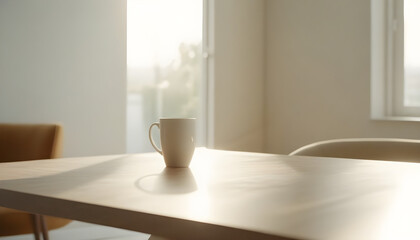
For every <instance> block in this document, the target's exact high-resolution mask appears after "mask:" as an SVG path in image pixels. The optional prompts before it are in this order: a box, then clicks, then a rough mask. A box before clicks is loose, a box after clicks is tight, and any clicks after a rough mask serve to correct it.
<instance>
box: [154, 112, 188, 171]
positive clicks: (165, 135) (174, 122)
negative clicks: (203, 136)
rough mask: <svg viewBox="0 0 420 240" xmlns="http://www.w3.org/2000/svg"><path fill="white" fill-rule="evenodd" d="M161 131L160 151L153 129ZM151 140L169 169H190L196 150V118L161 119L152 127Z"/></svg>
mask: <svg viewBox="0 0 420 240" xmlns="http://www.w3.org/2000/svg"><path fill="white" fill-rule="evenodd" d="M153 126H157V127H158V128H159V129H160V145H161V146H162V149H159V148H158V147H157V146H156V144H155V142H154V141H153V138H152V128H153ZM149 140H150V143H151V144H152V146H153V148H154V149H155V150H156V151H157V152H158V153H160V154H162V155H163V158H164V160H165V164H166V166H167V167H188V166H189V165H190V162H191V159H192V156H193V154H194V149H195V118H161V119H159V122H155V123H153V124H152V125H150V128H149Z"/></svg>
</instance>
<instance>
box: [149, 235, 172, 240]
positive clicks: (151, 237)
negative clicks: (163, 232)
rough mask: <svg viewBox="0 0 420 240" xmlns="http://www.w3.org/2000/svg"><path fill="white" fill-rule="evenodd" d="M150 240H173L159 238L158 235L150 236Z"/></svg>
mask: <svg viewBox="0 0 420 240" xmlns="http://www.w3.org/2000/svg"><path fill="white" fill-rule="evenodd" d="M149 240H171V239H169V238H163V237H159V236H156V235H150V238H149Z"/></svg>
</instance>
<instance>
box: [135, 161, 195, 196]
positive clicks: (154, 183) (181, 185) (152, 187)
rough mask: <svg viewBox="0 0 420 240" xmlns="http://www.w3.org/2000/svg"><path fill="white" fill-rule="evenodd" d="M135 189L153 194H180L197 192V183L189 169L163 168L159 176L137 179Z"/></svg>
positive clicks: (152, 175)
mask: <svg viewBox="0 0 420 240" xmlns="http://www.w3.org/2000/svg"><path fill="white" fill-rule="evenodd" d="M135 184H136V187H137V188H138V189H140V190H142V191H145V192H148V193H153V194H182V193H190V192H194V191H196V190H197V183H196V181H195V178H194V175H193V173H192V172H191V170H190V169H189V168H167V167H166V168H164V169H163V171H162V172H161V173H159V174H151V175H147V176H144V177H141V178H139V179H138V180H137V181H136V183H135Z"/></svg>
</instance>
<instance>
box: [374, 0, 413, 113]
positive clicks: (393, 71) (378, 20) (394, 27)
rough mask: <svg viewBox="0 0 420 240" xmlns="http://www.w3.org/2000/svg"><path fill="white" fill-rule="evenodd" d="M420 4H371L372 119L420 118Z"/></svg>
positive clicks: (399, 0) (378, 0) (387, 0)
mask: <svg viewBox="0 0 420 240" xmlns="http://www.w3.org/2000/svg"><path fill="white" fill-rule="evenodd" d="M419 12H420V1H419V0H372V25H371V30H372V35H371V36H372V38H371V41H372V42H371V47H372V61H371V67H372V89H371V91H372V116H373V117H374V118H384V117H385V118H387V117H420V45H419V44H418V43H419V42H420V28H419V27H418V26H420V15H419V14H418V13H419Z"/></svg>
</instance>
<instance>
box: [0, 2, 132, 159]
mask: <svg viewBox="0 0 420 240" xmlns="http://www.w3.org/2000/svg"><path fill="white" fill-rule="evenodd" d="M125 8H126V3H125V1H119V0H100V1H99V0H60V1H57V0H18V1H16V0H1V1H0V122H21V123H27V122H28V123H29V122H31V123H32V122H59V123H61V124H62V125H63V127H64V149H63V155H64V156H82V155H97V154H111V153H122V152H124V151H125V91H126V90H125V86H126V83H125V82H126V79H125V75H126V64H125V62H126V27H125V25H126V9H125Z"/></svg>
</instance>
